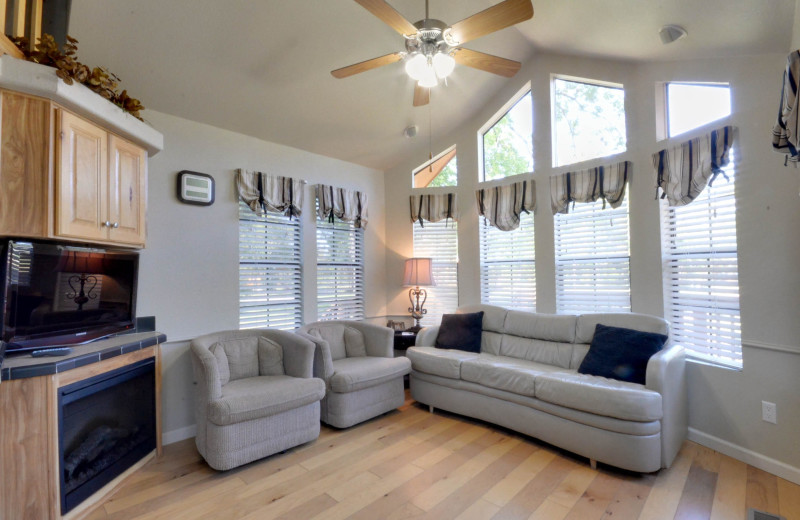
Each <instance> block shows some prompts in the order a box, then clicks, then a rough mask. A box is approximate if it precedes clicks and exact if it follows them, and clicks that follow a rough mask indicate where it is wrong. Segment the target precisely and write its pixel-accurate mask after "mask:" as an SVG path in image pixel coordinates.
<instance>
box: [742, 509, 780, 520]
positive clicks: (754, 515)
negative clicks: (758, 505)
mask: <svg viewBox="0 0 800 520" xmlns="http://www.w3.org/2000/svg"><path fill="white" fill-rule="evenodd" d="M747 520H786V518H784V517H782V516H779V515H773V514H772V513H767V512H765V511H759V510H758V509H752V508H751V509H748V510H747Z"/></svg>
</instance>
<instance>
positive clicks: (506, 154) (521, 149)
mask: <svg viewBox="0 0 800 520" xmlns="http://www.w3.org/2000/svg"><path fill="white" fill-rule="evenodd" d="M482 146H483V148H482V149H483V178H482V179H481V180H482V181H491V180H495V179H502V178H504V177H510V176H512V175H519V174H521V173H527V172H532V171H533V105H532V98H531V92H530V90H528V91H527V93H525V94H524V95H523V96H522V97H520V98H519V99H518V100H517V101H516V102H515V103H514V105H513V106H512V107H511V108H509V109H508V111H506V112H505V115H503V116H502V117H501V118H500V119H498V120H497V122H496V123H494V124H493V125H492V126H491V127H490V128H489V129H488V130H486V131H485V132H483V134H482Z"/></svg>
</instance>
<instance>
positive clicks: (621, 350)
mask: <svg viewBox="0 0 800 520" xmlns="http://www.w3.org/2000/svg"><path fill="white" fill-rule="evenodd" d="M666 342H667V336H665V335H663V334H656V333H653V332H642V331H639V330H633V329H625V328H621V327H607V326H605V325H602V324H600V323H598V324H597V326H596V329H595V333H594V339H592V344H591V346H590V347H589V352H587V353H586V357H584V358H583V362H582V363H581V365H580V367H578V372H579V373H581V374H591V375H594V376H602V377H608V378H611V379H619V380H620V381H628V382H631V383H639V384H641V385H643V384H644V383H645V375H646V373H647V362H648V361H649V360H650V356H652V355H653V354H655V353H656V352H658V351H659V350H661V348H662V347H663V346H664V343H666Z"/></svg>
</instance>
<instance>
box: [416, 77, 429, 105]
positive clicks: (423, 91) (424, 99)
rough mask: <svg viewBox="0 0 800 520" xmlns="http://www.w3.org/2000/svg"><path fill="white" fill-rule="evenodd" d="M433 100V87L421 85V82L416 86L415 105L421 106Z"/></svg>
mask: <svg viewBox="0 0 800 520" xmlns="http://www.w3.org/2000/svg"><path fill="white" fill-rule="evenodd" d="M430 101H431V89H429V88H426V87H420V86H419V83H417V85H416V86H415V87H414V106H415V107H421V106H423V105H427V104H428V103H430Z"/></svg>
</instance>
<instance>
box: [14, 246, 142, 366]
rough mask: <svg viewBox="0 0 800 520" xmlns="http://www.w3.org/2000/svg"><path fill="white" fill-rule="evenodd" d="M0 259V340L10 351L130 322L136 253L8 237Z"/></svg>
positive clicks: (85, 336)
mask: <svg viewBox="0 0 800 520" xmlns="http://www.w3.org/2000/svg"><path fill="white" fill-rule="evenodd" d="M2 259H3V266H2V269H3V272H2V280H3V283H4V287H3V290H2V293H1V294H0V298H2V300H1V303H2V312H3V324H2V340H3V341H4V342H6V343H7V350H8V351H9V352H11V351H13V350H20V349H32V348H41V347H44V346H56V345H66V344H75V343H83V342H86V341H90V340H92V339H96V338H99V337H102V336H106V335H109V334H113V333H116V332H121V331H124V330H127V329H132V328H133V326H134V322H135V318H136V317H135V309H136V280H137V269H138V260H139V254H138V253H136V252H132V251H112V250H104V249H95V248H87V247H79V246H70V245H64V244H51V243H43V242H27V241H20V240H10V241H8V242H6V244H5V245H4V248H3V257H2Z"/></svg>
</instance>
